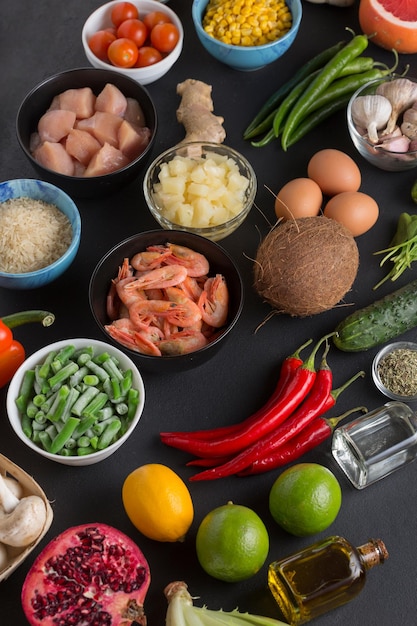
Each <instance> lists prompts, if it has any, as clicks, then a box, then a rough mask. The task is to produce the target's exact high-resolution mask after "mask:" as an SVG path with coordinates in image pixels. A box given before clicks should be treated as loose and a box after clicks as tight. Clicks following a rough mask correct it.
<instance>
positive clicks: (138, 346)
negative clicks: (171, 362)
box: [105, 320, 164, 356]
mask: <svg viewBox="0 0 417 626" xmlns="http://www.w3.org/2000/svg"><path fill="white" fill-rule="evenodd" d="M117 321H118V320H116V322H117ZM105 329H106V331H107V332H108V333H109V335H110V337H112V338H113V339H114V340H115V341H118V342H119V343H121V344H122V345H123V346H125V347H126V348H129V349H130V350H134V351H135V352H141V353H142V354H148V355H151V356H161V354H162V353H161V351H160V350H159V348H158V347H157V345H156V342H158V341H160V340H161V339H163V338H164V335H163V333H162V332H160V331H158V329H157V328H150V329H147V330H140V331H136V330H132V329H129V328H128V327H126V328H123V326H119V325H118V324H117V323H112V324H109V325H107V326H105Z"/></svg>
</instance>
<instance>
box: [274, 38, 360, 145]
mask: <svg viewBox="0 0 417 626" xmlns="http://www.w3.org/2000/svg"><path fill="white" fill-rule="evenodd" d="M367 46H368V38H367V37H366V36H365V35H356V36H354V37H353V39H352V41H350V42H349V43H348V44H346V45H345V46H344V47H343V48H342V49H341V50H340V51H339V52H337V53H336V54H335V55H334V57H333V58H332V59H331V60H330V61H329V62H328V63H326V65H325V66H324V67H323V69H322V70H321V71H320V73H319V74H318V75H317V76H316V77H315V78H314V80H313V81H312V82H311V83H310V85H309V86H308V87H307V89H306V90H305V92H304V94H303V95H302V97H300V98H299V99H298V101H297V103H296V105H295V106H294V108H293V109H292V110H291V111H290V113H289V115H288V117H287V120H286V122H285V125H284V129H283V132H282V138H281V145H282V147H283V149H284V150H286V149H287V147H288V143H287V142H288V138H289V137H290V135H291V134H292V133H293V132H294V130H295V129H296V127H297V126H298V124H299V123H300V122H301V121H302V120H303V119H304V118H305V117H306V115H308V112H309V109H310V107H311V105H312V104H313V102H314V101H315V100H316V99H317V98H318V96H319V95H320V94H322V93H323V91H325V89H327V87H328V86H329V85H330V84H331V83H332V82H333V81H334V80H335V79H336V78H338V77H339V75H340V72H341V71H342V69H343V67H344V66H345V65H346V63H348V62H349V61H351V60H352V59H354V58H356V57H358V56H359V55H360V54H362V52H363V51H364V50H365V49H366V47H367Z"/></svg>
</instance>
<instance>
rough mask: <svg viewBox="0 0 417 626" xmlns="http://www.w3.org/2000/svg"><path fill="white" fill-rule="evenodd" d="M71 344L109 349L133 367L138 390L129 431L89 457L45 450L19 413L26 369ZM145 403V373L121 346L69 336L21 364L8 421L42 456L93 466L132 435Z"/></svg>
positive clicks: (13, 383) (11, 389)
mask: <svg viewBox="0 0 417 626" xmlns="http://www.w3.org/2000/svg"><path fill="white" fill-rule="evenodd" d="M68 345H74V346H75V347H76V348H85V347H87V346H93V348H94V352H95V354H99V353H103V352H108V353H109V354H110V355H111V356H114V357H115V358H116V359H117V361H118V362H119V364H120V367H121V369H122V370H125V371H126V370H128V369H131V370H132V374H133V379H132V380H133V382H132V387H133V388H135V389H137V390H138V391H139V403H138V406H137V409H136V412H135V415H134V417H133V419H132V421H131V424H130V426H129V428H128V429H127V431H126V432H125V433H124V434H123V435H122V436H121V437H120V438H119V439H117V440H116V441H115V442H114V443H112V444H111V445H109V446H108V447H107V448H105V449H104V450H98V451H97V452H93V453H91V454H88V455H86V456H62V455H60V454H51V453H49V452H47V451H46V450H44V449H43V448H42V447H40V446H39V445H37V444H36V443H34V442H33V441H32V440H31V439H30V438H29V437H27V435H26V434H25V433H24V432H23V429H22V419H21V416H20V413H19V411H18V409H17V406H16V398H17V397H18V396H19V393H20V389H21V385H22V382H23V379H24V375H25V372H26V371H27V370H30V369H33V368H35V366H36V365H38V364H39V363H42V362H43V361H44V360H45V358H46V356H47V355H48V354H49V353H50V352H52V351H54V350H56V351H58V350H60V349H61V348H64V347H65V346H68ZM144 405H145V388H144V384H143V380H142V376H141V375H140V373H139V370H138V368H137V367H136V365H135V364H134V363H133V361H132V360H131V359H130V358H129V357H128V356H127V355H126V354H124V352H122V351H121V350H119V349H118V348H116V347H114V346H112V345H110V344H108V343H105V342H103V341H97V340H96V339H88V338H86V339H84V338H76V339H73V338H70V339H65V340H64V341H57V342H55V343H51V344H49V345H47V346H45V347H44V348H41V349H40V350H38V351H37V352H35V353H34V354H32V355H31V356H29V357H28V358H27V359H26V360H25V362H24V363H22V365H21V366H20V367H19V369H18V370H17V372H16V373H15V375H14V376H13V378H12V380H11V381H10V384H9V388H8V391H7V398H6V407H7V414H8V417H9V421H10V424H11V427H12V428H13V430H14V432H15V433H16V435H17V436H18V437H19V439H20V440H21V441H22V442H23V443H24V444H25V445H26V446H27V447H28V448H30V449H31V450H32V451H33V452H36V453H37V454H40V455H41V456H43V457H45V458H46V459H49V460H50V461H55V462H57V463H62V464H63V465H73V466H83V465H93V464H95V463H99V462H100V461H103V460H104V459H107V458H108V457H109V456H111V455H112V454H114V453H115V452H116V450H118V449H119V448H120V447H121V446H122V445H123V444H124V443H125V441H126V440H127V439H128V438H129V437H130V436H131V434H132V433H133V432H134V430H135V428H136V426H137V424H138V422H139V419H140V417H141V415H142V412H143V408H144Z"/></svg>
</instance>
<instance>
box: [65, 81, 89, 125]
mask: <svg viewBox="0 0 417 626" xmlns="http://www.w3.org/2000/svg"><path fill="white" fill-rule="evenodd" d="M95 102H96V96H95V95H94V93H93V91H92V89H90V87H80V88H79V89H67V90H66V91H63V92H62V93H61V94H60V95H59V108H60V109H65V110H66V111H74V113H75V115H76V116H77V119H78V120H83V119H85V118H87V117H91V116H92V115H94V106H95Z"/></svg>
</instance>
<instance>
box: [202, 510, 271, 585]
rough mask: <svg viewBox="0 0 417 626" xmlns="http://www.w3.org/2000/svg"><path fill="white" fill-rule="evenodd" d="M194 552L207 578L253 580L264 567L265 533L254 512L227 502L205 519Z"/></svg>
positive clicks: (265, 553) (267, 546)
mask: <svg viewBox="0 0 417 626" xmlns="http://www.w3.org/2000/svg"><path fill="white" fill-rule="evenodd" d="M196 549H197V557H198V560H199V562H200V565H201V567H202V568H203V569H204V571H205V572H206V573H207V574H209V575H210V576H213V578H218V579H219V580H223V581H226V582H238V581H240V580H245V579H246V578H250V577H251V576H254V575H255V574H256V573H257V572H258V571H259V570H260V568H261V567H262V565H263V564H264V563H265V560H266V557H267V556H268V551H269V536H268V531H267V530H266V527H265V524H264V523H263V521H262V520H261V518H260V517H259V516H258V515H257V513H255V511H253V510H252V509H250V508H248V507H246V506H242V505H239V504H233V502H228V503H227V504H225V505H223V506H219V507H217V508H216V509H214V510H213V511H210V513H208V514H207V515H206V516H205V518H204V519H203V521H202V522H201V524H200V526H199V528H198V531H197V536H196Z"/></svg>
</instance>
